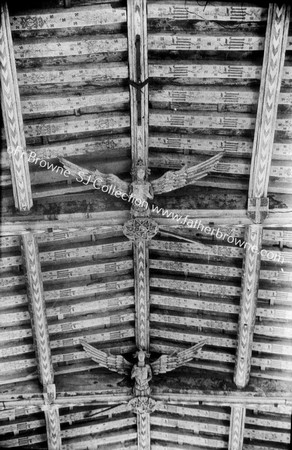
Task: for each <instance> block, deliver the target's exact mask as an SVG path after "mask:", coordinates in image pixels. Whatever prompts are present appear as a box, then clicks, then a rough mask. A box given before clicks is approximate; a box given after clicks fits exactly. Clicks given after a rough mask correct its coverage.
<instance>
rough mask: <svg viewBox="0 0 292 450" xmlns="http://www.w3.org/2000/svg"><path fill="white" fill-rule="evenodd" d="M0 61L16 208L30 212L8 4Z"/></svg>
mask: <svg viewBox="0 0 292 450" xmlns="http://www.w3.org/2000/svg"><path fill="white" fill-rule="evenodd" d="M0 60H1V70H0V72H1V86H2V89H1V91H2V101H1V104H2V112H3V119H4V128H5V134H6V141H7V151H8V154H9V165H10V171H11V177H12V187H13V196H14V202H15V207H16V208H17V209H18V210H20V211H29V210H30V209H31V207H32V204H33V202H32V193H31V184H30V174H29V167H28V161H27V153H26V141H25V136H24V126H23V118H22V111H21V105H20V96H19V88H18V81H17V74H16V64H15V58H14V49H13V42H12V36H11V29H10V22H9V13H8V8H7V4H6V3H5V4H4V5H3V6H2V7H1V27H0Z"/></svg>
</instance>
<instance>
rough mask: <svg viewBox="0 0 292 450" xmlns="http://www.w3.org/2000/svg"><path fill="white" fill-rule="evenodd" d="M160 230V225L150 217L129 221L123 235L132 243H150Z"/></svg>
mask: <svg viewBox="0 0 292 450" xmlns="http://www.w3.org/2000/svg"><path fill="white" fill-rule="evenodd" d="M158 230H159V227H158V224H157V223H156V222H155V221H154V220H152V219H149V218H148V217H145V218H139V219H138V218H137V219H132V220H129V221H128V222H126V223H125V225H124V227H123V233H124V235H125V236H126V237H127V238H128V239H130V241H136V240H143V241H150V240H151V239H152V238H154V236H155V235H156V234H157V233H158Z"/></svg>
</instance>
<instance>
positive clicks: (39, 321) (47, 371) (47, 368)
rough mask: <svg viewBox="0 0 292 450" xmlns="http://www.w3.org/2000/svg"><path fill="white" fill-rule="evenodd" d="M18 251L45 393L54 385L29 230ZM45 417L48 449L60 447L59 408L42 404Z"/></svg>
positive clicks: (36, 259) (39, 279)
mask: <svg viewBox="0 0 292 450" xmlns="http://www.w3.org/2000/svg"><path fill="white" fill-rule="evenodd" d="M22 255H23V263H24V267H25V274H26V279H27V290H28V304H29V309H30V313H31V322H32V334H33V339H34V343H35V347H36V355H37V362H38V371H39V376H40V381H41V383H42V385H43V387H44V392H45V393H47V392H49V391H51V387H53V386H54V373H53V364H52V357H51V349H50V341H49V331H48V324H47V318H46V307H45V299H44V290H43V283H42V275H41V265H40V258H39V253H38V245H37V241H36V238H35V236H34V235H33V234H32V233H30V234H29V233H28V234H25V235H23V236H22ZM53 389H54V388H53ZM48 390H49V391H48ZM45 417H46V425H47V438H48V449H49V450H60V449H61V446H62V444H61V435H60V421H59V409H58V408H57V407H55V406H51V405H50V404H49V405H48V406H46V408H45Z"/></svg>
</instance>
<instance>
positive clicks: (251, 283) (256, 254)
mask: <svg viewBox="0 0 292 450" xmlns="http://www.w3.org/2000/svg"><path fill="white" fill-rule="evenodd" d="M262 233H263V231H262V227H261V226H260V225H250V226H249V227H248V228H247V230H246V236H245V242H246V243H247V244H248V245H247V246H246V250H245V257H244V262H243V275H242V284H241V286H242V287H241V298H240V315H239V328H238V348H237V354H236V363H235V371H234V382H235V384H236V386H237V387H239V388H243V387H245V386H246V385H247V384H248V381H249V376H250V370H251V356H252V343H253V333H254V328H255V319H256V307H257V298H258V288H259V276H260V262H261V254H260V251H261V246H262Z"/></svg>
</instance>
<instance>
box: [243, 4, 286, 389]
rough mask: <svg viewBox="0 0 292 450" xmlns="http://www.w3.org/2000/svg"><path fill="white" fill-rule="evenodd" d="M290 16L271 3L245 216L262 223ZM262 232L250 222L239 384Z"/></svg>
mask: <svg viewBox="0 0 292 450" xmlns="http://www.w3.org/2000/svg"><path fill="white" fill-rule="evenodd" d="M289 16H290V8H289V6H287V5H282V6H280V5H277V4H270V6H269V12H268V22H267V28H266V40H265V49H264V60H263V68H262V78H261V85H260V95H259V103H258V112H257V117H256V127H255V138H254V144H253V152H252V161H251V172H250V181H249V199H248V216H249V217H250V218H251V219H252V220H253V222H254V223H255V224H261V223H263V221H264V220H265V219H266V217H267V215H268V210H269V201H268V198H267V197H266V196H267V191H268V182H269V174H270V166H271V159H272V151H273V143H274V134H275V128H276V118H277V108H278V101H279V93H280V86H281V78H282V73H283V67H284V59H285V51H286V44H287V36H288V28H289ZM262 234H263V229H262V226H261V225H249V226H248V228H247V230H246V235H245V242H246V250H245V256H244V261H243V275H242V288H241V299H240V315H239V328H238V348H237V355H236V363H235V371H234V382H235V384H236V385H237V387H239V388H243V387H245V386H246V385H247V384H248V381H249V377H250V370H251V356H252V343H253V333H254V327H255V319H256V305H257V297H258V286H259V277H260V261H261V254H260V252H261V245H262Z"/></svg>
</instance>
